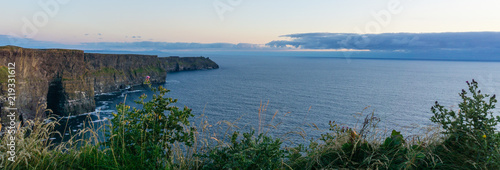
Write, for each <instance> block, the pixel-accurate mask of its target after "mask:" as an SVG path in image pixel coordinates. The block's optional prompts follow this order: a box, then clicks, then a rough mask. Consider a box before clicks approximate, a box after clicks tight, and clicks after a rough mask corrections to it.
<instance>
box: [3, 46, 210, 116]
mask: <svg viewBox="0 0 500 170" xmlns="http://www.w3.org/2000/svg"><path fill="white" fill-rule="evenodd" d="M8 63H15V81H16V82H15V96H16V106H15V107H16V108H18V112H19V113H20V114H21V115H22V116H23V118H24V119H33V118H35V117H45V116H46V115H45V114H46V113H45V111H44V110H46V109H50V110H51V111H52V112H53V113H54V114H57V115H60V116H68V115H76V114H81V113H86V112H91V111H94V110H95V100H94V95H96V94H100V93H107V92H113V91H118V90H120V89H124V88H126V87H127V86H134V85H139V84H142V83H143V82H144V80H145V77H146V76H150V81H151V82H152V83H164V82H165V78H166V75H167V72H175V71H184V70H199V69H216V68H219V66H218V65H217V64H216V63H215V62H213V61H212V60H210V59H208V58H205V57H157V56H153V55H127V54H93V53H84V52H83V51H82V50H65V49H26V48H21V47H15V46H3V47H0V96H1V97H0V106H3V105H4V104H6V102H7V98H6V96H7V94H8V93H9V92H8V87H7V76H8V73H7V70H8V69H7V68H8ZM2 111H3V109H2ZM4 115H5V114H2V117H3V118H2V120H5V117H4Z"/></svg>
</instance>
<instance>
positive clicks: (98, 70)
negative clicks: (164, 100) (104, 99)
mask: <svg viewBox="0 0 500 170" xmlns="http://www.w3.org/2000/svg"><path fill="white" fill-rule="evenodd" d="M84 56H85V62H86V63H87V65H88V69H89V74H90V75H89V76H88V77H90V78H91V79H92V81H93V82H94V92H95V93H97V94H99V93H106V92H110V91H116V90H119V89H124V88H125V87H126V86H129V85H132V86H133V85H139V84H141V83H143V82H144V78H145V77H146V76H150V77H151V78H150V81H151V82H152V83H162V82H165V77H166V76H167V72H166V71H165V68H163V66H162V65H161V64H160V63H159V62H158V57H157V56H153V55H127V54H125V55H122V54H120V55H118V54H92V53H86V54H84Z"/></svg>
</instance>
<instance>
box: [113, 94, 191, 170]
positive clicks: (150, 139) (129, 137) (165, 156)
mask: <svg viewBox="0 0 500 170" xmlns="http://www.w3.org/2000/svg"><path fill="white" fill-rule="evenodd" d="M152 90H153V92H154V93H159V94H154V95H153V99H152V100H150V101H148V102H145V101H144V99H146V97H147V96H146V95H145V94H143V95H142V96H141V97H140V100H139V101H136V103H137V104H140V105H142V109H136V108H133V109H132V110H130V106H126V105H124V104H120V105H118V106H117V110H118V113H116V114H114V118H113V119H112V120H111V122H112V125H110V126H111V127H110V133H109V134H108V137H109V139H108V142H107V146H110V147H111V148H112V149H113V152H114V154H115V155H116V156H117V158H116V159H118V160H122V161H123V162H124V163H133V162H136V161H140V162H141V163H142V164H144V165H149V166H151V167H154V168H158V167H164V166H165V163H169V162H171V161H172V159H171V155H172V145H173V144H174V143H175V142H180V143H185V144H186V145H187V146H191V144H192V143H193V140H194V132H195V131H196V130H195V129H194V128H193V127H190V128H188V126H189V125H190V122H189V120H188V118H190V117H193V116H194V115H193V114H192V113H191V109H188V108H187V107H184V109H183V110H180V109H179V108H178V107H175V106H170V104H172V103H175V102H177V99H172V98H167V97H165V95H166V93H168V92H169V90H167V89H165V88H163V87H162V86H159V87H158V88H157V89H156V88H152ZM134 159H135V160H134ZM127 161H129V162H127ZM130 161H132V162H130ZM133 164H136V165H137V163H133ZM141 168H144V166H142V167H141Z"/></svg>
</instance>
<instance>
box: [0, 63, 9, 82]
mask: <svg viewBox="0 0 500 170" xmlns="http://www.w3.org/2000/svg"><path fill="white" fill-rule="evenodd" d="M8 71H9V69H8V68H7V67H6V66H0V83H7V79H8V76H9V73H8Z"/></svg>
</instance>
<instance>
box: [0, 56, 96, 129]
mask: <svg viewBox="0 0 500 170" xmlns="http://www.w3.org/2000/svg"><path fill="white" fill-rule="evenodd" d="M9 62H11V63H12V62H15V68H16V69H15V71H16V73H15V76H16V78H15V79H16V107H17V108H18V110H19V113H21V114H23V117H24V118H27V119H32V118H34V117H36V116H37V114H39V116H42V117H43V116H44V111H43V110H44V108H45V107H49V108H51V110H52V111H53V112H54V113H56V114H64V113H73V112H88V111H92V110H93V109H94V108H95V102H94V92H93V91H92V87H93V84H92V82H90V81H89V79H88V78H87V77H85V76H84V75H85V70H86V69H85V68H86V65H85V62H84V58H83V51H81V50H56V49H50V50H36V49H24V48H20V47H12V46H8V47H0V64H1V65H2V66H4V67H6V66H7V63H9ZM2 78H4V77H2ZM2 82H4V81H2ZM6 91H7V87H6V84H5V83H2V90H1V91H0V92H1V93H2V95H1V96H4V94H6V93H5V92H6ZM37 110H38V112H37Z"/></svg>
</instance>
